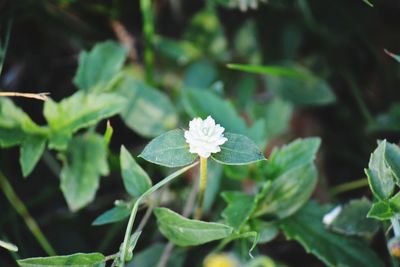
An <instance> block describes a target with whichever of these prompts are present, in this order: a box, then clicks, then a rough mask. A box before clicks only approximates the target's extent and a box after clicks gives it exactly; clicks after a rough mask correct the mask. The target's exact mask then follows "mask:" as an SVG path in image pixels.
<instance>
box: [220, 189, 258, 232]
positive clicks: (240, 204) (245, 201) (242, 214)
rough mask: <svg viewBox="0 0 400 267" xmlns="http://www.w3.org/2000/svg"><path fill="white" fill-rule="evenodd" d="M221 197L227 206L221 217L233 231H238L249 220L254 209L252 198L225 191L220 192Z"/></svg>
mask: <svg viewBox="0 0 400 267" xmlns="http://www.w3.org/2000/svg"><path fill="white" fill-rule="evenodd" d="M221 195H222V198H223V199H224V200H225V202H226V203H227V204H228V206H227V207H226V208H225V209H224V211H223V212H222V217H224V219H225V221H226V222H227V224H229V225H230V226H232V227H233V228H234V229H235V230H239V229H240V227H241V226H242V225H243V224H244V223H246V221H247V220H248V219H249V218H250V215H251V212H252V211H253V208H254V196H250V195H246V194H244V193H242V192H234V191H231V192H228V191H225V192H222V194H221Z"/></svg>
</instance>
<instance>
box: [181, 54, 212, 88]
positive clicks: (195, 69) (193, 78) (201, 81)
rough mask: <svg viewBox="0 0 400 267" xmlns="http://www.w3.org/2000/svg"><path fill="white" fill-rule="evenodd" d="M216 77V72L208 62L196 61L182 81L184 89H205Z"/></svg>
mask: <svg viewBox="0 0 400 267" xmlns="http://www.w3.org/2000/svg"><path fill="white" fill-rule="evenodd" d="M216 77H217V70H216V68H215V66H214V65H213V64H211V63H210V62H208V61H205V60H203V61H198V62H195V63H193V64H191V65H190V66H189V67H188V68H187V70H186V72H185V77H184V81H183V86H184V88H185V89H188V88H193V89H206V88H209V87H210V86H211V84H212V82H213V81H214V80H215V79H216Z"/></svg>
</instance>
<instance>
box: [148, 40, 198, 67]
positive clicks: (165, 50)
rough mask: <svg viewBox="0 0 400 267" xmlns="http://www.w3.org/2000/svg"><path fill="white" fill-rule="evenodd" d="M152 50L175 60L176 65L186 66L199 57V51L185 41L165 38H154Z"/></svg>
mask: <svg viewBox="0 0 400 267" xmlns="http://www.w3.org/2000/svg"><path fill="white" fill-rule="evenodd" d="M154 48H155V49H156V51H159V52H160V53H161V54H163V55H165V56H167V57H169V58H171V59H173V60H175V61H176V62H177V63H178V64H186V63H188V62H190V61H193V60H195V59H197V58H199V57H200V56H201V52H200V51H199V49H198V48H197V47H196V46H194V45H193V44H192V43H190V42H188V41H185V40H179V41H178V40H173V39H169V38H167V37H165V36H155V38H154Z"/></svg>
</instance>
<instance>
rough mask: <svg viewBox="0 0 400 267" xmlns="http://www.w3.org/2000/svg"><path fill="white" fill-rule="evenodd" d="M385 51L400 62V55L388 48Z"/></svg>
mask: <svg viewBox="0 0 400 267" xmlns="http://www.w3.org/2000/svg"><path fill="white" fill-rule="evenodd" d="M365 1H367V0H364V2H365ZM384 51H385V53H386V54H387V55H388V56H389V57H391V58H393V59H395V60H396V61H397V62H399V63H400V56H399V55H396V54H394V53H392V52H390V51H389V50H387V49H384Z"/></svg>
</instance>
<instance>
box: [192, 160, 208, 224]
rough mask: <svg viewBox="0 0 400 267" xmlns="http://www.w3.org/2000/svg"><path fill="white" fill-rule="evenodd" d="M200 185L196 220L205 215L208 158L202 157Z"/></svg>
mask: <svg viewBox="0 0 400 267" xmlns="http://www.w3.org/2000/svg"><path fill="white" fill-rule="evenodd" d="M199 183H200V186H199V195H198V200H197V209H196V213H195V215H194V218H195V219H196V220H200V219H201V217H202V216H203V204H204V192H205V191H206V187H207V158H203V157H200V182H199Z"/></svg>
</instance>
